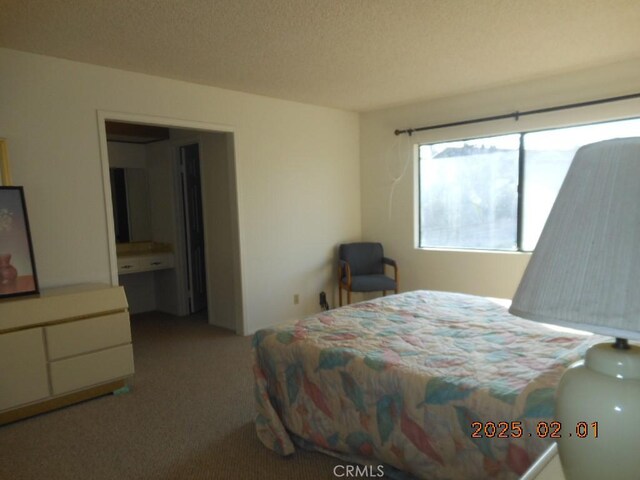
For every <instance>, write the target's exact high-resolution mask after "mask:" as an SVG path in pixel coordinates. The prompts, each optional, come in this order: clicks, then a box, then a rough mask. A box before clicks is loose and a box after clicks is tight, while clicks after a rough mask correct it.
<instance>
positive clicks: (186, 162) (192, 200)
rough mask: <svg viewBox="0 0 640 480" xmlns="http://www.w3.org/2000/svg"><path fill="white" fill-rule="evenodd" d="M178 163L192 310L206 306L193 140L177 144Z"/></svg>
mask: <svg viewBox="0 0 640 480" xmlns="http://www.w3.org/2000/svg"><path fill="white" fill-rule="evenodd" d="M180 164H181V166H182V198H183V205H184V221H185V235H186V239H185V240H186V245H187V288H188V290H189V311H190V313H195V312H199V311H201V310H204V309H205V308H207V279H206V271H205V258H204V225H203V221H202V189H201V183H200V149H199V146H198V144H197V143H196V144H193V145H185V146H182V147H180Z"/></svg>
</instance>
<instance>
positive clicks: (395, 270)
mask: <svg viewBox="0 0 640 480" xmlns="http://www.w3.org/2000/svg"><path fill="white" fill-rule="evenodd" d="M382 264H383V265H391V266H392V267H393V279H394V280H395V281H396V286H397V285H398V264H397V263H396V261H395V260H393V259H392V258H389V257H382Z"/></svg>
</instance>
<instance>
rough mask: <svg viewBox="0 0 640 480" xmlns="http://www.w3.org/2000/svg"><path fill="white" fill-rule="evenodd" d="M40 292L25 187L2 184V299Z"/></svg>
mask: <svg viewBox="0 0 640 480" xmlns="http://www.w3.org/2000/svg"><path fill="white" fill-rule="evenodd" d="M37 293H39V289H38V276H37V274H36V265H35V261H34V255H33V245H32V243H31V231H30V229H29V218H28V216H27V207H26V202H25V197H24V190H23V188H22V187H14V186H9V185H2V186H0V301H1V300H4V299H6V298H11V297H17V296H21V295H34V294H37Z"/></svg>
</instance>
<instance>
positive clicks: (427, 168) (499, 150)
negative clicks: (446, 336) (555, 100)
mask: <svg viewBox="0 0 640 480" xmlns="http://www.w3.org/2000/svg"><path fill="white" fill-rule="evenodd" d="M631 136H640V119H633V120H623V121H617V122H607V123H599V124H593V125H585V126H580V127H569V128H560V129H554V130H544V131H539V132H529V133H519V134H512V135H503V136H496V137H485V138H477V139H470V140H464V141H457V142H445V143H437V144H431V145H420V148H419V155H420V156H419V186H420V194H419V204H420V205H419V212H420V213H419V215H420V216H419V220H420V239H419V247H421V248H458V249H482V250H502V251H532V250H533V249H534V248H535V246H536V243H537V242H538V238H539V236H540V233H541V232H542V228H543V227H544V223H545V222H546V220H547V216H548V215H549V211H550V210H551V206H552V205H553V202H554V201H555V198H556V196H557V194H558V191H559V189H560V185H561V184H562V181H563V180H564V177H565V175H566V173H567V170H568V169H569V165H570V164H571V161H572V159H573V156H574V154H575V152H576V150H577V149H578V148H579V147H581V146H582V145H586V144H588V143H593V142H597V141H600V140H606V139H610V138H620V137H631ZM519 184H522V189H521V190H522V192H521V194H520V195H519V194H518V185H519Z"/></svg>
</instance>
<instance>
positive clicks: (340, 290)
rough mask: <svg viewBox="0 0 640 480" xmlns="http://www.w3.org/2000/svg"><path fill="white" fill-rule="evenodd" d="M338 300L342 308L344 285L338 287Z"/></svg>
mask: <svg viewBox="0 0 640 480" xmlns="http://www.w3.org/2000/svg"><path fill="white" fill-rule="evenodd" d="M338 299H339V302H340V306H342V285H338Z"/></svg>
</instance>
